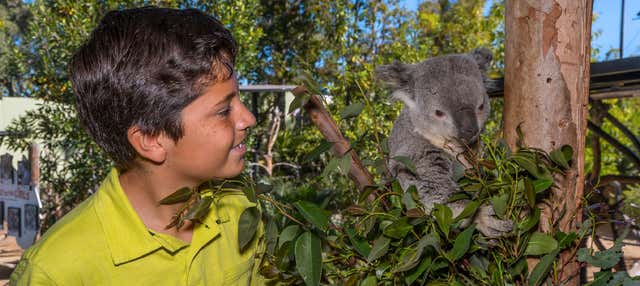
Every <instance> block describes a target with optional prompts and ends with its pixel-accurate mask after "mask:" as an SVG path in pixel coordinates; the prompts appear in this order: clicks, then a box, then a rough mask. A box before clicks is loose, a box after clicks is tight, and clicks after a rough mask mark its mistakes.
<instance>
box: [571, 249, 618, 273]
mask: <svg viewBox="0 0 640 286" xmlns="http://www.w3.org/2000/svg"><path fill="white" fill-rule="evenodd" d="M621 258H622V251H621V250H619V249H617V247H616V245H615V244H614V246H613V247H611V248H609V249H607V250H603V251H598V252H596V253H594V255H590V254H589V249H587V248H580V249H579V250H578V255H577V259H578V261H580V262H587V263H589V264H591V265H593V266H595V267H600V268H601V269H611V268H613V267H614V266H615V265H616V264H618V261H620V259H621Z"/></svg>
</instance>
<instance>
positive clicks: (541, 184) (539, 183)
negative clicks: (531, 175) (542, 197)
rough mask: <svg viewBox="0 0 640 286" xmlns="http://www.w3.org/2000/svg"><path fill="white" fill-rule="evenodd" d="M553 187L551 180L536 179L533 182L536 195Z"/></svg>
mask: <svg viewBox="0 0 640 286" xmlns="http://www.w3.org/2000/svg"><path fill="white" fill-rule="evenodd" d="M551 186H553V180H551V179H538V180H534V181H533V189H534V191H535V192H536V194H538V193H540V192H543V191H546V190H547V189H549V188H550V187H551Z"/></svg>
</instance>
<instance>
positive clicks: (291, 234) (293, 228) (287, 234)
mask: <svg viewBox="0 0 640 286" xmlns="http://www.w3.org/2000/svg"><path fill="white" fill-rule="evenodd" d="M298 234H300V226H299V225H297V224H292V225H289V226H287V227H285V228H284V229H283V230H282V231H281V232H280V235H279V237H278V247H282V245H283V244H284V243H285V242H288V241H293V240H294V239H295V238H296V237H298Z"/></svg>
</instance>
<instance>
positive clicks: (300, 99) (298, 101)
mask: <svg viewBox="0 0 640 286" xmlns="http://www.w3.org/2000/svg"><path fill="white" fill-rule="evenodd" d="M309 99H311V94H309V93H306V92H304V93H302V94H299V95H298V96H296V97H295V98H294V99H293V101H291V104H289V110H288V111H287V114H291V113H292V112H294V111H295V110H296V109H298V108H300V107H302V106H303V105H304V104H305V103H307V101H309Z"/></svg>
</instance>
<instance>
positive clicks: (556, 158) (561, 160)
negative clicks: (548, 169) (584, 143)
mask: <svg viewBox="0 0 640 286" xmlns="http://www.w3.org/2000/svg"><path fill="white" fill-rule="evenodd" d="M572 153H573V152H572ZM549 158H551V161H553V162H554V163H556V165H558V166H560V167H562V169H565V170H566V169H569V162H568V161H567V160H566V159H565V157H564V153H562V150H561V149H556V150H553V151H551V153H549Z"/></svg>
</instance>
